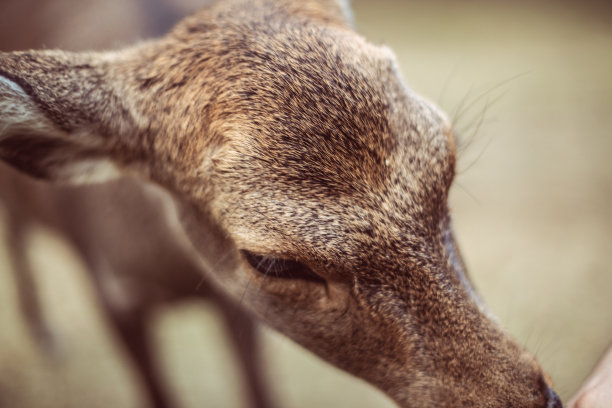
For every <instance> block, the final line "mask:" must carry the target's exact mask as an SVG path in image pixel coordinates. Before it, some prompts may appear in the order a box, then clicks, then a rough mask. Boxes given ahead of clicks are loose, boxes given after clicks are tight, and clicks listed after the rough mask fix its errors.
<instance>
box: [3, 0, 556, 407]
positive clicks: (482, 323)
mask: <svg viewBox="0 0 612 408" xmlns="http://www.w3.org/2000/svg"><path fill="white" fill-rule="evenodd" d="M347 21H348V17H347V12H346V8H345V7H343V6H342V5H341V4H339V3H335V2H334V1H332V0H327V1H326V0H320V1H315V0H312V1H297V0H296V1H289V0H278V1H271V0H270V1H268V0H258V1H232V2H227V3H222V4H219V5H216V6H214V7H212V8H209V9H206V10H203V11H201V12H200V13H198V14H196V15H194V16H192V17H190V18H188V19H186V20H184V21H183V22H182V23H180V24H179V25H178V26H177V27H176V28H175V29H174V30H173V31H172V32H171V33H170V34H168V35H167V36H165V37H163V38H161V39H159V40H155V41H152V42H148V43H144V44H140V45H138V46H136V47H134V48H129V49H125V50H121V51H117V52H105V53H78V54H77V53H66V52H61V51H30V52H15V53H4V54H0V156H1V157H2V158H3V159H4V160H5V161H7V162H8V163H10V164H12V165H14V166H16V167H17V168H19V169H21V170H22V171H24V172H27V173H29V174H31V175H32V176H35V177H39V178H43V179H47V180H50V181H52V182H63V183H73V182H91V181H93V180H100V179H104V178H107V177H109V176H113V175H116V174H121V173H122V172H129V173H131V174H136V175H138V176H139V177H141V178H142V179H144V180H149V181H152V182H154V183H157V184H159V185H161V186H162V187H164V188H165V189H166V190H167V191H168V192H169V193H170V194H171V196H172V197H173V199H174V201H175V202H176V205H177V208H178V211H179V213H180V221H181V226H182V229H183V230H184V231H185V232H186V235H187V236H188V237H189V241H190V243H191V245H192V246H193V248H194V251H195V252H196V253H197V255H198V256H199V258H200V259H201V260H202V262H203V263H204V265H205V266H206V270H207V271H208V278H209V279H210V280H211V281H212V282H213V283H214V284H215V285H217V286H218V287H219V288H221V290H223V291H224V292H225V293H226V294H228V295H229V296H231V297H232V298H233V299H235V300H236V302H240V303H241V304H242V305H243V306H244V307H245V308H246V309H248V310H250V311H251V312H252V313H253V314H255V315H257V316H258V317H259V318H261V319H263V320H264V321H265V322H267V323H268V324H269V325H271V326H272V327H274V328H276V329H278V330H279V331H281V332H282V333H284V334H286V335H287V336H289V337H290V338H292V339H294V340H295V341H297V342H298V343H300V344H302V345H303V346H304V347H306V348H308V349H309V350H311V351H312V352H314V353H316V354H318V355H319V356H321V357H322V358H324V359H326V360H328V361H329V362H331V363H332V364H334V365H336V366H338V367H340V368H342V369H344V370H346V371H348V372H350V373H353V374H354V375H356V376H359V377H361V378H363V379H365V380H367V381H368V382H370V383H372V384H374V385H376V386H377V387H379V388H380V389H382V390H383V391H384V392H386V393H387V394H388V395H390V396H391V397H392V398H394V399H395V401H397V402H398V404H400V405H401V406H403V407H525V408H527V407H533V408H536V407H560V406H561V403H560V401H559V399H558V398H557V397H556V395H555V394H554V393H553V392H552V391H551V389H550V388H549V382H548V380H547V378H546V376H545V375H544V374H543V372H542V370H541V368H540V367H539V366H538V364H537V363H536V361H535V359H534V358H533V357H532V356H531V355H530V354H529V353H528V352H526V351H525V350H523V349H522V348H521V347H520V346H518V345H517V344H516V343H515V342H514V341H513V340H512V339H511V338H510V337H509V336H508V335H507V334H505V333H504V332H503V331H502V330H501V329H500V328H499V327H498V325H497V323H496V322H495V321H494V320H492V318H491V317H490V316H489V314H488V313H487V311H486V309H485V308H484V306H483V305H482V303H481V301H480V300H479V298H478V296H477V295H476V294H475V291H474V289H473V288H472V285H471V283H470V281H469V279H468V277H467V275H466V271H465V268H464V265H463V263H462V261H461V257H460V255H459V252H458V249H457V245H456V244H455V241H454V238H453V234H452V228H451V219H450V215H449V211H448V207H447V196H448V190H449V188H450V186H451V183H452V181H453V176H454V164H455V145H454V140H453V133H452V127H451V123H449V121H448V119H447V118H446V117H445V116H444V114H443V113H441V112H440V111H439V110H438V109H437V108H436V107H435V106H434V105H433V104H431V103H430V102H428V101H427V100H425V99H423V98H421V97H420V96H418V95H416V94H414V93H413V92H411V91H410V90H409V89H408V88H407V87H406V86H405V85H404V83H403V82H402V79H401V78H400V75H399V71H398V68H397V66H396V62H395V58H394V55H393V53H392V52H391V51H390V50H389V49H387V48H385V47H379V46H375V45H372V44H370V43H368V42H366V40H364V39H363V38H362V37H360V36H359V35H358V34H356V33H355V32H354V31H353V30H352V29H351V28H350V25H349V23H348V22H347ZM143 239H146V237H143Z"/></svg>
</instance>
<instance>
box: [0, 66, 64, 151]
mask: <svg viewBox="0 0 612 408" xmlns="http://www.w3.org/2000/svg"><path fill="white" fill-rule="evenodd" d="M20 130H21V131H23V130H27V131H28V132H29V133H36V134H40V135H41V136H44V135H49V136H53V135H54V134H57V133H59V131H58V130H57V128H56V127H55V126H53V124H52V123H51V121H50V120H49V119H48V118H47V117H46V116H45V115H44V114H43V113H42V112H41V111H40V109H39V108H38V106H36V104H35V103H34V101H32V98H30V97H29V96H28V94H26V92H25V91H24V90H23V88H21V86H19V85H18V84H17V83H15V82H13V81H11V80H10V79H8V78H5V77H3V76H1V75H0V140H2V139H4V138H6V137H9V136H10V135H11V134H12V133H14V132H15V131H20Z"/></svg>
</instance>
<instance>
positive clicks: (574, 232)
mask: <svg viewBox="0 0 612 408" xmlns="http://www.w3.org/2000/svg"><path fill="white" fill-rule="evenodd" d="M203 3H206V2H205V1H203V0H200V1H198V0H139V1H136V0H132V1H127V0H88V1H78V0H45V1H42V0H36V1H35V0H2V1H0V49H2V50H12V49H22V48H41V47H46V48H53V47H62V48H67V49H89V48H93V49H101V48H112V47H117V46H122V45H127V44H131V43H133V42H134V41H137V40H140V39H144V38H147V37H149V36H152V35H159V34H161V33H163V32H164V31H165V30H166V29H167V28H169V27H170V26H171V25H172V24H173V22H174V21H175V20H176V19H178V18H180V16H182V15H184V14H187V13H188V12H190V11H192V10H194V9H196V8H198V7H199V6H201V5H202V4H203ZM353 8H354V12H355V20H356V24H357V28H358V30H359V31H360V32H362V33H363V34H364V35H365V36H366V37H367V38H368V39H370V40H371V41H373V42H376V43H382V44H386V45H388V46H390V47H391V48H392V49H393V50H394V51H395V52H396V54H397V56H398V60H399V63H400V66H401V68H402V70H403V73H404V78H405V80H406V83H407V84H408V85H409V86H410V87H412V88H413V89H415V90H416V91H417V92H419V93H421V94H423V95H425V96H427V97H429V98H430V99H431V100H433V101H435V102H437V103H438V104H439V105H440V106H441V107H442V108H443V109H444V110H445V111H446V112H448V114H449V116H450V117H451V118H452V119H453V120H454V123H455V128H456V132H457V135H458V138H459V144H460V145H459V151H460V160H459V166H458V168H459V173H458V176H457V180H456V183H455V186H454V188H453V190H452V195H451V207H452V210H453V214H454V221H455V230H456V233H457V235H458V240H459V243H460V245H461V247H462V250H463V254H464V257H465V259H466V261H467V265H468V267H469V269H470V271H471V274H472V276H473V279H474V281H475V283H476V286H477V287H478V289H479V290H480V292H481V293H482V295H483V297H484V299H485V301H486V302H487V303H488V305H489V306H490V308H491V309H492V311H493V312H494V313H495V314H496V315H497V316H498V317H499V320H500V321H501V323H502V325H503V326H504V327H506V328H507V329H508V330H509V331H510V332H511V333H513V334H514V336H515V337H516V338H518V339H519V341H520V342H521V343H522V344H524V345H525V346H526V347H527V348H528V349H529V350H531V351H532V352H534V353H536V354H537V356H538V359H539V360H540V362H541V363H542V365H543V366H544V368H545V369H546V370H547V371H548V372H549V373H550V374H551V376H552V378H553V380H554V382H555V384H556V388H557V390H558V391H559V393H560V395H561V397H562V398H563V399H564V400H567V399H568V398H569V396H570V395H571V394H572V393H573V392H574V391H576V390H577V388H578V387H579V385H580V383H581V382H582V380H583V379H584V378H585V376H586V375H587V374H588V373H589V371H590V369H591V368H592V366H593V365H594V364H595V362H596V361H597V359H598V358H599V356H600V355H601V354H602V353H603V351H604V350H605V349H606V347H607V346H608V345H609V344H610V342H611V341H612V267H611V266H610V265H611V264H612V262H611V261H612V211H611V208H610V204H609V203H610V202H611V200H612V79H611V77H610V74H611V73H612V12H611V8H610V7H609V6H607V5H606V2H588V1H587V2H570V1H567V2H561V1H554V2H553V1H550V2H547V1H519V2H504V1H476V0H467V1H461V2H458V1H450V0H449V1H442V0H433V1H391V0H378V1H366V0H356V1H354V2H353ZM1 214H5V213H3V212H1V211H0V215H1ZM0 219H3V220H4V224H6V223H7V221H8V220H7V217H6V216H4V217H2V218H0ZM2 237H3V241H4V242H5V245H3V246H0V406H2V407H11V408H12V407H24V408H25V407H28V408H29V407H50V408H55V407H85V406H86V407H108V406H113V407H140V406H146V395H144V393H143V390H142V385H141V382H140V380H139V379H138V376H137V374H136V371H135V370H134V369H133V368H132V367H131V366H130V365H129V364H127V363H126V359H125V352H124V350H122V347H121V346H120V344H119V343H118V342H117V340H116V338H115V337H114V335H113V332H112V330H110V328H109V323H108V321H107V319H106V318H105V315H104V312H103V309H102V307H101V305H100V304H99V301H98V300H97V297H96V295H95V291H94V287H93V285H92V283H91V282H90V281H89V279H88V278H87V274H86V272H85V270H84V264H83V262H82V260H81V259H80V258H79V256H78V255H77V253H76V252H75V251H74V250H73V248H71V247H70V245H69V244H68V243H67V242H66V241H65V240H63V239H62V237H61V236H59V235H57V234H54V233H52V232H51V231H50V230H47V229H44V228H37V229H34V230H33V232H32V233H31V234H29V235H28V241H27V242H28V245H27V249H28V251H27V253H28V256H29V259H30V262H31V263H32V265H33V267H34V272H35V274H34V277H35V283H36V285H37V287H38V288H39V292H40V296H41V301H42V306H43V309H44V314H45V318H46V319H47V320H48V321H49V324H50V326H51V328H52V330H53V332H54V333H55V335H56V336H57V338H58V340H59V342H60V349H61V353H60V355H59V356H57V355H56V356H55V357H52V358H50V357H49V356H47V355H46V354H45V353H44V352H42V351H41V350H40V348H39V347H38V346H37V344H36V343H35V342H34V341H33V340H32V338H31V336H30V335H29V332H28V331H27V330H26V328H25V327H24V323H23V319H22V316H21V315H20V313H19V312H18V307H17V297H16V291H15V278H14V274H13V271H12V266H11V262H10V261H9V259H10V257H9V255H10V245H9V244H10V243H11V239H12V237H11V235H10V232H9V231H8V230H7V229H4V235H3V236H2ZM224 330H225V328H224V326H223V323H222V322H221V321H220V319H219V317H218V314H217V313H216V310H215V309H214V306H212V305H210V304H207V303H205V302H185V303H182V304H180V305H177V306H173V307H167V308H160V310H158V313H156V319H155V321H154V325H153V327H152V329H151V335H152V336H153V338H154V339H155V344H156V346H157V349H158V352H159V356H160V364H161V366H162V367H163V370H164V372H165V373H166V378H167V381H168V384H169V387H170V389H172V395H173V396H174V398H175V399H176V401H177V403H178V405H179V406H181V407H185V408H188V407H202V406H206V407H242V406H246V404H245V397H244V393H243V392H242V391H241V389H242V388H241V387H242V385H241V383H240V382H241V377H240V372H239V369H238V368H237V364H236V358H237V357H236V356H235V355H234V354H233V353H232V351H231V348H230V347H229V346H228V340H227V337H226V334H225V332H224ZM262 336H263V340H262V347H263V353H264V357H265V358H264V361H265V363H266V364H265V367H264V370H265V380H266V382H267V383H268V384H269V386H270V388H271V390H272V393H273V396H274V398H275V400H276V401H277V402H278V405H279V406H282V407H295V408H298V407H316V406H335V407H373V406H376V407H386V406H388V407H392V406H393V404H392V403H391V402H390V401H389V400H388V399H387V398H386V397H384V396H383V395H382V394H381V393H379V392H378V391H376V390H374V389H372V388H371V387H370V386H368V385H367V384H365V383H363V382H361V381H359V380H357V379H354V378H352V377H350V376H348V375H346V374H344V373H342V372H340V371H338V370H336V369H334V368H333V367H330V366H329V365H327V364H326V363H324V362H322V361H320V360H319V359H317V358H315V357H313V356H312V355H311V354H310V353H308V352H306V351H304V350H303V349H301V348H300V347H298V346H296V345H294V344H293V343H291V342H290V341H288V340H286V339H285V338H283V337H282V336H280V335H278V334H276V333H273V332H271V331H270V330H267V329H265V328H263V329H262Z"/></svg>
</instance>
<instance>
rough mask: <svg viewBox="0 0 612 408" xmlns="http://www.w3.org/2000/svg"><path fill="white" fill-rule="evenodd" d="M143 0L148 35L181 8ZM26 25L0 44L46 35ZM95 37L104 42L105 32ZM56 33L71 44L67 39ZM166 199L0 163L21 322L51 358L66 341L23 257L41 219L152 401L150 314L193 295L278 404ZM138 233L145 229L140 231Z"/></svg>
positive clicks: (258, 388) (256, 396)
mask: <svg viewBox="0 0 612 408" xmlns="http://www.w3.org/2000/svg"><path fill="white" fill-rule="evenodd" d="M20 5H21V6H23V7H25V8H27V7H28V5H27V4H24V3H20ZM67 5H69V4H67ZM30 6H31V5H30ZM143 6H146V7H143V10H142V14H143V19H144V20H145V22H146V23H147V27H148V30H147V31H148V32H149V34H152V35H155V34H156V33H158V32H159V31H160V29H163V27H164V26H166V25H167V24H168V19H172V18H174V17H175V16H176V15H179V14H182V13H183V11H184V10H182V9H181V8H178V7H176V8H172V7H171V5H170V4H167V3H164V2H161V1H158V0H152V1H147V2H146V3H144V4H143ZM93 7H94V8H95V7H96V6H95V5H94V6H93ZM5 17H8V18H10V15H9V16H5ZM39 17H41V16H39ZM40 19H41V18H39V19H37V20H40ZM48 33H49V31H48V30H47V32H46V34H48ZM27 34H28V35H26V36H23V37H21V36H18V37H17V38H16V39H17V40H18V41H17V44H15V42H14V40H15V38H2V40H1V41H0V48H11V47H15V46H23V45H24V41H25V42H29V43H30V44H32V43H34V44H36V43H42V42H43V40H44V38H45V33H43V32H39V31H37V27H30V28H29V31H28V33H27ZM98 41H101V42H104V38H99V39H98ZM61 42H63V43H68V44H71V43H70V39H61ZM165 200H167V198H165V197H164V193H163V192H162V191H160V190H159V189H155V188H154V186H152V185H144V184H143V183H139V182H137V181H136V180H134V179H132V178H129V177H124V178H121V179H118V180H114V181H112V182H109V183H105V184H95V185H85V186H84V185H81V186H66V185H60V186H58V185H50V184H49V183H42V182H40V181H39V180H33V179H32V178H29V177H27V176H26V175H24V174H22V173H19V172H17V171H15V170H14V169H12V168H10V167H8V166H7V165H6V164H4V163H0V203H1V204H2V206H3V209H4V211H5V213H6V217H5V219H6V224H7V225H6V229H7V233H8V237H9V238H8V239H7V244H8V249H9V251H8V253H9V255H10V258H9V261H10V263H11V264H12V267H13V269H14V271H15V274H14V278H15V279H14V280H15V283H16V287H17V293H18V294H19V297H18V300H19V305H18V306H19V310H20V311H21V315H22V316H23V319H24V322H25V323H26V328H28V329H29V330H30V333H31V335H32V337H33V339H34V340H35V342H36V344H37V345H38V346H40V348H41V349H42V350H43V351H44V352H45V353H44V355H46V356H47V357H48V358H52V359H53V360H56V359H58V358H61V357H62V356H64V355H65V354H66V352H67V351H69V350H65V348H64V347H63V346H62V339H61V337H60V336H58V335H57V333H56V332H55V330H54V328H53V327H50V326H49V324H48V323H47V322H46V320H45V318H44V313H43V311H42V310H41V309H42V308H43V307H44V305H42V304H41V302H40V301H39V296H38V293H37V289H38V288H37V282H36V278H35V273H34V271H33V270H32V268H31V266H30V264H29V261H28V256H27V239H28V235H29V233H30V231H31V230H32V229H33V228H35V227H40V226H42V227H44V228H46V229H47V230H50V231H52V232H54V233H56V234H57V235H59V236H60V237H61V238H63V239H64V240H65V241H67V243H68V244H69V245H70V246H71V247H72V249H74V250H75V251H76V254H77V255H78V256H79V257H80V259H81V260H82V261H83V263H84V265H85V266H86V270H87V272H88V273H89V276H90V277H91V278H92V281H93V283H94V287H95V288H96V289H97V294H98V295H99V296H98V300H99V302H100V303H101V305H102V309H103V310H104V311H105V312H106V316H105V317H106V318H107V321H108V323H109V326H110V327H111V329H113V331H114V333H115V334H116V337H117V339H118V340H119V344H120V345H122V346H123V348H124V351H125V355H126V356H127V357H128V358H129V361H128V363H131V364H132V365H133V366H134V368H135V369H136V370H137V373H138V374H140V377H141V382H142V385H143V391H145V392H146V395H145V396H146V397H148V400H149V402H150V404H151V406H154V407H157V408H162V407H170V406H174V405H175V404H174V403H173V398H172V395H171V392H170V391H171V390H169V389H168V387H167V384H166V381H165V380H166V377H167V376H166V375H164V374H163V373H162V372H161V369H160V367H159V362H158V361H157V359H156V355H157V350H156V349H155V347H154V344H152V342H151V339H150V329H151V320H152V318H153V317H154V315H155V313H156V311H157V310H158V309H159V307H160V306H162V305H169V304H170V305H171V304H174V303H177V302H181V301H185V300H190V299H200V300H204V301H207V302H209V303H213V304H214V305H215V306H217V307H216V309H217V310H218V311H219V312H220V315H221V318H222V320H223V321H224V322H225V323H226V327H227V333H228V337H229V341H230V345H233V346H234V351H235V352H236V354H237V355H238V356H239V359H238V361H239V362H240V363H241V367H240V368H241V369H242V374H243V376H244V384H243V386H244V387H245V391H246V396H247V398H248V401H249V402H250V404H251V406H253V407H272V406H274V403H273V401H272V400H271V397H270V392H269V391H268V390H267V389H266V388H267V387H266V384H265V381H264V380H263V379H264V378H265V376H264V374H263V373H262V370H261V362H260V361H259V360H260V359H261V357H260V355H259V347H258V333H257V326H256V322H255V321H254V320H253V319H252V318H250V317H249V316H248V315H247V314H246V313H244V312H243V311H242V310H241V309H240V308H239V307H237V305H236V304H235V303H233V302H231V301H229V299H227V298H226V297H225V296H223V294H222V293H219V291H216V290H215V289H214V288H213V287H211V286H210V285H208V284H207V282H205V281H203V280H202V272H201V271H200V266H199V265H198V264H197V263H196V262H194V260H193V258H192V257H191V256H189V255H188V253H187V252H186V251H185V250H184V248H183V247H182V246H181V244H180V239H175V238H174V235H173V229H172V226H171V224H172V221H171V220H169V219H168V217H167V216H165V212H166V211H165V210H164V208H165V204H164V201H165ZM100 215H103V216H102V217H100ZM143 236H144V237H147V239H146V240H143V239H139V238H141V237H143ZM60 350H63V353H59V351H60Z"/></svg>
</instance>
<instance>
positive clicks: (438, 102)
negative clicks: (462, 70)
mask: <svg viewBox="0 0 612 408" xmlns="http://www.w3.org/2000/svg"><path fill="white" fill-rule="evenodd" d="M458 66H459V63H458V62H457V63H456V64H455V66H454V67H453V69H452V70H451V71H450V73H449V74H448V75H447V77H446V79H445V80H444V83H443V84H442V88H441V89H440V94H439V95H438V99H437V100H436V104H437V105H442V98H444V96H445V94H446V90H447V88H448V85H449V84H450V81H451V79H452V78H454V76H455V74H456V73H457V67H458Z"/></svg>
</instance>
